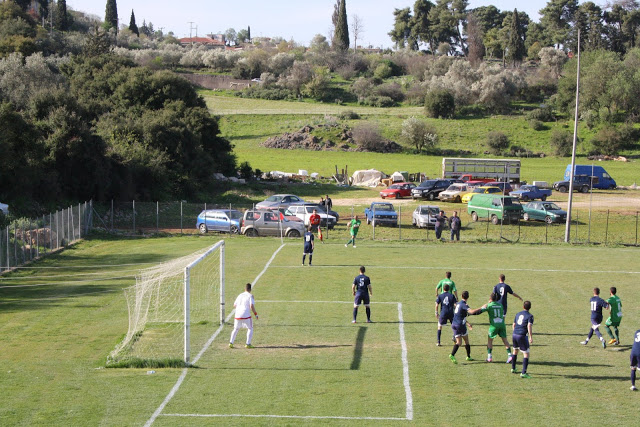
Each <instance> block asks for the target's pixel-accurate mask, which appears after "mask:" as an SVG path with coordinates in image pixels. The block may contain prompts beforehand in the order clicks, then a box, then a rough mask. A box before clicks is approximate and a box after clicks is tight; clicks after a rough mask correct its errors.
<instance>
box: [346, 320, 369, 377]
mask: <svg viewBox="0 0 640 427" xmlns="http://www.w3.org/2000/svg"><path fill="white" fill-rule="evenodd" d="M366 333H367V328H366V327H364V326H360V327H359V328H358V335H357V336H356V345H355V348H354V349H353V359H352V360H351V367H350V369H351V370H352V371H357V370H358V369H360V361H361V360H362V349H363V348H364V336H365V334H366Z"/></svg>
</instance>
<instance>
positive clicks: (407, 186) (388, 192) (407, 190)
mask: <svg viewBox="0 0 640 427" xmlns="http://www.w3.org/2000/svg"><path fill="white" fill-rule="evenodd" d="M415 186H416V185H415V184H414V183H412V182H396V183H395V184H391V185H390V186H389V188H385V189H384V190H382V191H381V192H380V197H382V198H383V199H386V198H387V197H392V198H394V199H399V198H401V197H411V189H412V188H415Z"/></svg>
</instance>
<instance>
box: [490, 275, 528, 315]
mask: <svg viewBox="0 0 640 427" xmlns="http://www.w3.org/2000/svg"><path fill="white" fill-rule="evenodd" d="M499 278H500V283H498V284H497V285H495V286H494V287H493V293H495V294H496V295H498V302H499V303H500V304H502V308H504V315H505V316H506V315H507V294H511V295H513V296H514V297H516V298H518V299H519V300H520V301H522V298H520V295H518V294H516V293H515V292H513V289H511V286H509V285H507V284H506V283H504V279H505V277H504V274H501V275H500V277H499Z"/></svg>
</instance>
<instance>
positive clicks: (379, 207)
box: [373, 204, 393, 211]
mask: <svg viewBox="0 0 640 427" xmlns="http://www.w3.org/2000/svg"><path fill="white" fill-rule="evenodd" d="M373 209H375V210H377V211H392V210H393V205H391V204H388V205H373Z"/></svg>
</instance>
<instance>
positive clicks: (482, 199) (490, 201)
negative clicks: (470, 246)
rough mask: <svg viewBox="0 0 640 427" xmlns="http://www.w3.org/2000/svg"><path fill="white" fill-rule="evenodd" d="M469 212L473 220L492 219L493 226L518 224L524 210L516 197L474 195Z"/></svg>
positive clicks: (469, 204)
mask: <svg viewBox="0 0 640 427" xmlns="http://www.w3.org/2000/svg"><path fill="white" fill-rule="evenodd" d="M467 212H468V213H469V214H470V215H471V219H473V220H474V221H477V220H478V218H491V222H492V223H493V224H498V223H500V220H501V219H502V220H503V221H504V222H507V223H509V222H517V221H518V220H519V219H520V218H522V214H523V209H522V205H521V204H520V201H519V200H518V199H517V198H515V197H510V196H503V195H502V194H474V196H473V197H472V198H471V200H469V203H468V205H467Z"/></svg>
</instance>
